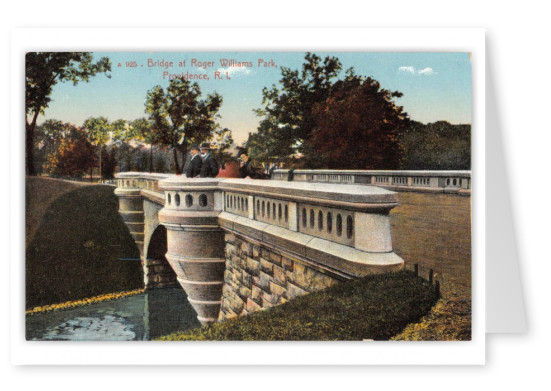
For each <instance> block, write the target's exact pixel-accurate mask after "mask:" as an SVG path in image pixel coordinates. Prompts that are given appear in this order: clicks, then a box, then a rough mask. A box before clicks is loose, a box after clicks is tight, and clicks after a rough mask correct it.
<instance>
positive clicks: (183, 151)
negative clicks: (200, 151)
mask: <svg viewBox="0 0 551 391" xmlns="http://www.w3.org/2000/svg"><path fill="white" fill-rule="evenodd" d="M180 150H181V151H182V167H181V168H180V174H183V173H184V169H185V168H186V155H187V147H186V146H182V147H181V148H180Z"/></svg>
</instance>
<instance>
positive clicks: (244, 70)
mask: <svg viewBox="0 0 551 391" xmlns="http://www.w3.org/2000/svg"><path fill="white" fill-rule="evenodd" d="M218 72H220V73H221V74H225V73H226V72H228V75H229V76H234V75H236V74H244V75H248V74H249V73H251V71H250V70H249V68H247V67H234V66H231V67H227V68H218Z"/></svg>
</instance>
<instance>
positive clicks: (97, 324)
mask: <svg viewBox="0 0 551 391" xmlns="http://www.w3.org/2000/svg"><path fill="white" fill-rule="evenodd" d="M200 325H201V324H200V323H199V321H198V320H197V314H196V313H195V311H194V310H193V308H192V307H191V305H190V304H189V302H188V301H187V296H186V294H185V292H184V290H183V289H182V288H180V287H170V288H161V289H153V290H149V291H147V292H145V293H142V294H139V295H135V296H129V297H124V298H121V299H117V300H111V301H106V302H101V303H94V304H90V305H87V306H84V307H77V308H70V309H64V310H58V311H54V312H46V313H39V314H34V315H27V318H26V338H27V340H35V341H61V340H70V341H148V340H152V339H155V338H157V337H160V336H162V335H167V334H170V333H173V332H176V331H184V330H188V329H191V328H194V327H198V326H200Z"/></svg>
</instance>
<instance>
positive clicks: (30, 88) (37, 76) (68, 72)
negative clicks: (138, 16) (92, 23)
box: [25, 52, 111, 175]
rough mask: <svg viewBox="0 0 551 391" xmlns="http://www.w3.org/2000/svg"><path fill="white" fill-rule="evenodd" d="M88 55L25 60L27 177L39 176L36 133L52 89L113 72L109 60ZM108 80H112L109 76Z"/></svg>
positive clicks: (66, 54) (35, 56) (64, 54)
mask: <svg viewBox="0 0 551 391" xmlns="http://www.w3.org/2000/svg"><path fill="white" fill-rule="evenodd" d="M92 59H93V57H92V53H88V52H30V53H27V54H26V56H25V147H26V148H25V153H26V154H25V161H26V173H27V175H36V169H35V164H34V158H33V144H34V133H35V130H36V125H37V119H38V115H39V114H44V111H45V110H46V108H48V105H49V103H50V101H51V98H50V95H51V93H52V88H53V87H54V86H55V85H56V84H57V83H58V82H60V81H61V82H63V81H70V82H72V83H73V85H77V84H78V82H79V81H86V82H87V81H88V80H89V79H90V77H92V76H95V75H96V74H97V73H106V72H109V71H110V70H111V62H110V61H109V58H107V57H102V58H101V59H99V60H98V61H97V62H93V61H92ZM107 77H110V75H109V74H107Z"/></svg>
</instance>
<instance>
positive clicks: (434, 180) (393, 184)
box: [273, 169, 471, 195]
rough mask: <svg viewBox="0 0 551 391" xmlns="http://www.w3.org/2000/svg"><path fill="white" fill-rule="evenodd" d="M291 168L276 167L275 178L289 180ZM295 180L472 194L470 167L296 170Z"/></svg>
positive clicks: (294, 173)
mask: <svg viewBox="0 0 551 391" xmlns="http://www.w3.org/2000/svg"><path fill="white" fill-rule="evenodd" d="M288 175H289V170H282V169H280V170H275V171H274V174H273V179H275V180H287V178H288ZM293 181H299V182H317V183H344V184H366V185H375V186H380V187H384V188H388V189H392V190H396V191H419V192H440V193H456V194H460V195H470V194H471V172H470V171H461V170H456V171H434V170H433V171H420V170H295V171H294V172H293Z"/></svg>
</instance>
